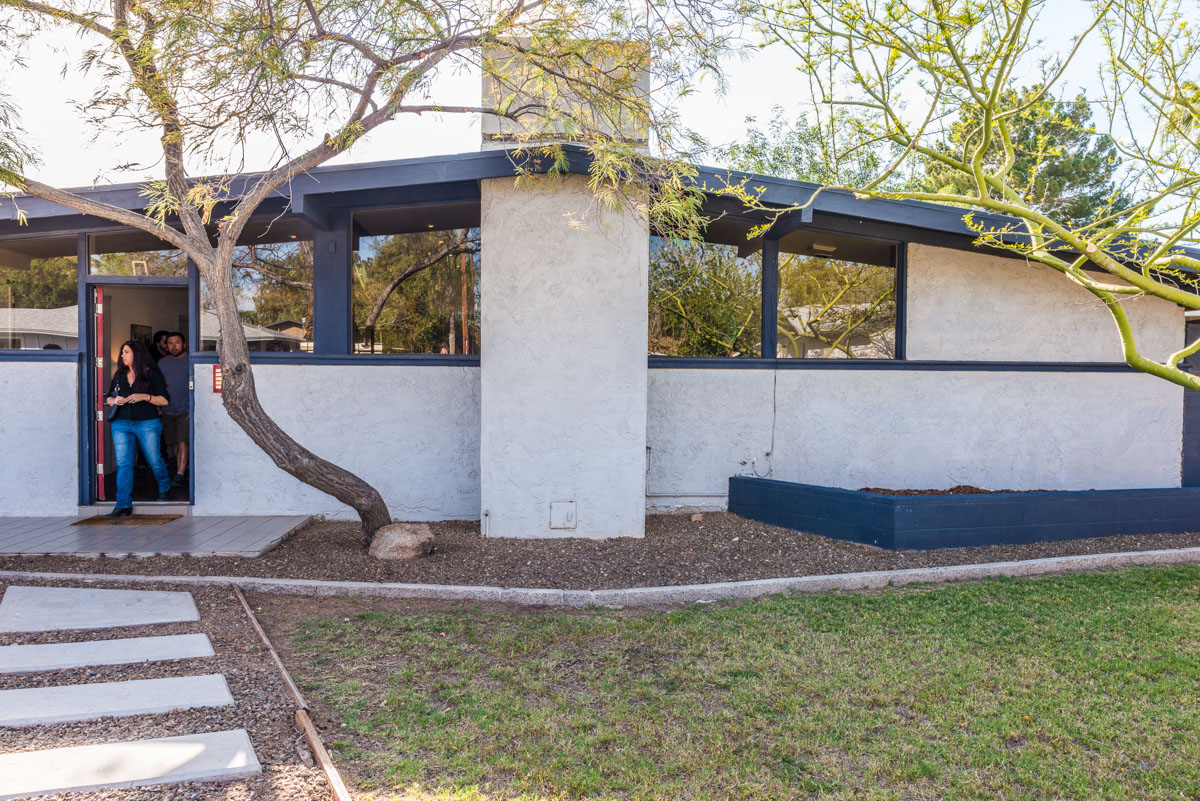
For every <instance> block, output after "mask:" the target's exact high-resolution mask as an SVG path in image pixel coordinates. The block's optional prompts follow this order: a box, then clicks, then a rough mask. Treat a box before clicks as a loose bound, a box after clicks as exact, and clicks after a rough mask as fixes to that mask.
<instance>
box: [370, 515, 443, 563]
mask: <svg viewBox="0 0 1200 801" xmlns="http://www.w3.org/2000/svg"><path fill="white" fill-rule="evenodd" d="M432 550H433V532H432V531H430V530H429V526H427V525H425V524H424V523H393V524H391V525H390V526H384V527H383V528H381V529H379V531H376V532H375V538H374V539H372V540H371V548H370V551H369V553H370V554H371V556H373V557H374V558H376V559H392V560H407V559H416V558H417V557H418V556H425V555H427V554H429V553H430V552H431V551H432Z"/></svg>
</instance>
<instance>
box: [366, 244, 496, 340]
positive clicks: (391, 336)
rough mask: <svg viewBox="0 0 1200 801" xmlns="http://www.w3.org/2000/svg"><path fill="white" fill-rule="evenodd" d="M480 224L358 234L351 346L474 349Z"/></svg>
mask: <svg viewBox="0 0 1200 801" xmlns="http://www.w3.org/2000/svg"><path fill="white" fill-rule="evenodd" d="M479 267H480V264H479V230H478V229H458V230H452V231H423V232H420V233H411V234H396V235H393V236H377V237H364V238H363V239H362V240H361V241H360V244H359V250H358V258H357V259H356V261H355V264H354V287H353V289H354V332H355V334H354V339H355V350H356V351H357V352H365V353H443V352H444V353H465V354H470V353H478V352H479Z"/></svg>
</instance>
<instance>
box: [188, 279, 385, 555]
mask: <svg viewBox="0 0 1200 801" xmlns="http://www.w3.org/2000/svg"><path fill="white" fill-rule="evenodd" d="M229 270H230V268H229V267H225V268H224V269H219V268H217V269H213V268H206V266H201V267H200V271H201V274H202V275H203V276H204V280H205V282H206V283H207V284H208V287H209V291H210V292H211V295H212V298H213V300H214V302H215V304H216V312H217V317H218V319H219V320H220V322H221V333H220V337H219V338H218V340H217V355H218V358H219V359H220V363H221V378H222V385H221V400H222V402H223V403H224V405H225V411H226V412H228V413H229V416H230V417H231V418H233V420H234V422H235V423H237V424H238V426H240V427H241V429H242V430H243V431H245V432H246V435H247V436H249V437H250V439H252V440H253V441H254V444H256V445H258V447H260V448H262V450H263V452H265V453H266V454H267V455H268V456H270V457H271V461H273V462H275V465H276V466H277V467H279V469H281V470H283V471H285V472H287V473H288V474H289V475H292V476H295V477H296V478H298V479H300V480H301V481H303V482H304V483H305V484H307V485H309V486H310V487H313V488H314V489H318V490H320V491H321V492H324V493H326V494H327V495H332V496H333V497H335V498H337V499H338V500H339V501H341V502H342V503H344V504H346V505H347V506H350V507H351V508H353V509H354V511H355V512H357V513H358V517H359V519H360V520H361V521H362V529H363V538H364V540H366V541H370V539H371V537H372V536H374V534H375V532H376V531H378V530H379V529H381V528H383V527H384V526H386V525H388V524H389V523H391V522H392V517H391V514H390V513H389V512H388V508H387V504H385V503H384V502H383V497H382V496H381V495H380V494H379V492H378V490H376V489H375V488H374V487H372V486H371V485H370V484H368V483H367V482H365V481H363V480H362V479H361V478H359V477H358V476H356V475H354V474H353V473H351V472H350V471H349V470H346V469H344V468H341V467H338V466H337V465H335V464H333V463H332V462H329V461H326V460H325V459H322V458H321V457H320V456H317V455H316V454H315V453H313V452H312V451H310V450H308V449H307V448H305V447H304V446H303V445H301V444H300V443H298V442H296V440H294V439H292V438H291V437H290V436H288V434H287V432H286V431H284V430H283V429H282V428H280V427H279V424H278V423H276V422H275V421H274V420H273V419H271V416H270V415H268V414H267V413H266V411H265V410H264V409H263V407H262V404H261V403H259V400H258V392H257V391H256V389H255V386H254V371H253V370H252V369H251V366H250V348H249V346H248V345H247V344H246V335H245V332H244V331H243V329H242V321H241V318H240V317H239V316H238V312H237V303H236V299H235V297H234V294H233V286H232V283H231V282H230V279H229V275H228V274H227V273H228V272H229ZM211 273H217V275H212V274H211Z"/></svg>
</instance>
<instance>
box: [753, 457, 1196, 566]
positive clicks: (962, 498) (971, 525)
mask: <svg viewBox="0 0 1200 801" xmlns="http://www.w3.org/2000/svg"><path fill="white" fill-rule="evenodd" d="M729 511H730V512H733V513H734V514H736V515H741V516H742V517H748V518H750V519H751V520H760V521H762V522H763V523H770V524H771V525H775V526H783V527H784V528H790V529H795V530H797V531H805V532H808V533H810V534H820V535H822V536H825V537H833V538H834V539H839V540H847V541H849V542H859V543H863V544H865V545H875V546H877V547H879V548H886V549H888V550H891V551H908V550H917V551H925V550H931V549H934V548H964V547H968V546H974V545H1019V544H1021V543H1026V542H1045V541H1048V540H1073V539H1081V538H1084V537H1103V536H1106V535H1111V534H1180V533H1184V532H1188V531H1200V487H1183V488H1174V489H1136V490H1089V491H1084V492H1020V493H994V494H989V495H912V496H894V495H876V494H875V493H871V492H858V491H857V490H845V489H835V488H832V487H820V486H816V485H814V484H796V483H793V482H790V481H774V480H772V479H768V478H747V477H744V476H734V477H733V478H730V479H729Z"/></svg>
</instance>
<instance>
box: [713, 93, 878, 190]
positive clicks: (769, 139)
mask: <svg viewBox="0 0 1200 801" xmlns="http://www.w3.org/2000/svg"><path fill="white" fill-rule="evenodd" d="M757 122H758V120H757V119H756V118H755V117H747V118H746V125H747V127H748V130H747V132H746V141H745V142H739V143H736V144H733V145H730V146H729V147H727V148H725V149H723V150H721V151H720V155H721V156H722V157H723V158H724V159H725V160H726V161H728V162H729V165H730V166H731V167H733V168H734V169H736V170H742V171H744V172H752V173H757V174H759V175H774V176H778V177H781V178H791V179H792V180H795V181H809V182H811V183H815V184H821V185H822V186H863V185H866V184H869V183H870V182H871V181H873V180H875V179H876V178H878V177H879V175H880V174H881V173H882V172H883V171H884V169H885V168H886V167H887V166H888V165H889V164H890V163H891V161H892V160H893V159H895V158H896V157H897V156H899V155H900V149H899V148H897V147H896V145H894V144H892V143H890V142H886V141H884V142H878V143H869V144H868V143H864V142H863V137H862V136H861V131H858V130H856V120H855V118H854V117H853V116H852V115H850V114H847V113H843V112H840V111H835V112H833V114H832V117H831V119H828V120H822V119H820V118H819V117H817V116H814V115H809V114H800V115H799V116H797V117H796V119H795V120H789V119H787V118H786V116H785V113H784V110H783V108H782V107H781V106H774V107H773V108H772V109H771V119H770V121H769V122H768V123H767V126H766V129H765V130H764V129H762V128H758V127H755V126H756V124H757ZM891 180H892V182H893V183H896V182H898V181H899V179H898V178H893V179H891Z"/></svg>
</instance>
